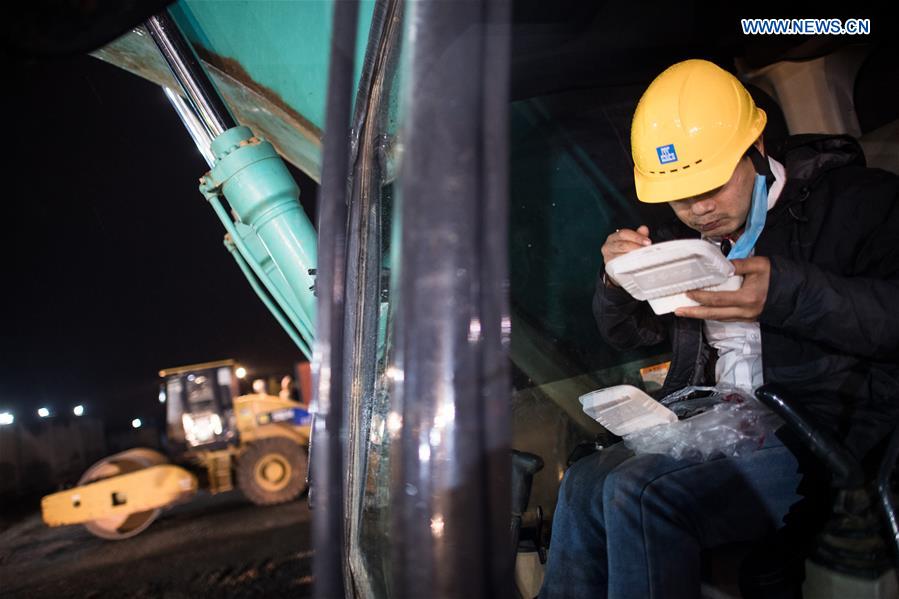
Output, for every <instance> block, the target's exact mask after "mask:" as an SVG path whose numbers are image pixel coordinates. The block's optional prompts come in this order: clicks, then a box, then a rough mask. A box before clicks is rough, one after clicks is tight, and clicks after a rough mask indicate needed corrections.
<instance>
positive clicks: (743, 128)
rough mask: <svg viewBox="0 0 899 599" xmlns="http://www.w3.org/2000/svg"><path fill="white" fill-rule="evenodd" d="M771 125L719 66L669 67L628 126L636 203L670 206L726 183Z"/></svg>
mask: <svg viewBox="0 0 899 599" xmlns="http://www.w3.org/2000/svg"><path fill="white" fill-rule="evenodd" d="M766 121H767V116H766V115H765V112H764V111H763V110H762V109H760V108H758V107H757V106H756V105H755V102H753V101H752V97H751V96H750V95H749V92H748V91H746V88H745V87H743V85H742V84H740V82H739V81H738V80H737V78H736V77H734V76H733V75H731V74H730V73H728V72H727V71H725V70H724V69H722V68H720V67H718V66H717V65H715V64H714V63H711V62H708V61H706V60H685V61H684V62H679V63H677V64H675V65H672V66H670V67H668V68H667V69H666V70H665V71H664V72H663V73H662V74H661V75H659V76H658V77H656V78H655V80H653V82H652V83H651V84H650V85H649V87H648V88H647V89H646V91H645V92H644V93H643V97H642V98H640V103H639V104H637V110H636V111H635V112H634V120H633V123H632V124H631V153H632V154H633V157H634V183H635V184H636V186H637V197H638V198H639V199H640V201H641V202H648V203H658V202H671V201H673V200H680V199H684V198H688V197H691V196H695V195H699V194H701V193H704V192H707V191H710V190H712V189H715V188H716V187H720V186H722V185H724V184H725V183H727V182H728V181H729V180H730V177H731V175H732V174H733V172H734V169H735V168H736V166H737V163H738V162H739V161H740V158H742V157H743V155H744V153H745V152H746V150H747V149H748V148H749V146H751V145H752V144H753V142H755V140H756V139H758V137H759V135H761V133H762V130H763V129H764V128H765V122H766Z"/></svg>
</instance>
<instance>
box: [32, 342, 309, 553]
mask: <svg viewBox="0 0 899 599" xmlns="http://www.w3.org/2000/svg"><path fill="white" fill-rule="evenodd" d="M235 368H236V363H235V362H234V360H223V361H219V362H207V363H204V364H192V365H190V366H182V367H179V368H169V369H166V370H162V371H160V373H159V374H160V376H161V377H162V381H163V382H162V390H161V392H162V393H164V398H165V404H166V446H167V449H168V453H169V456H165V455H163V454H162V453H160V452H158V451H155V450H152V449H147V448H135V449H129V450H127V451H123V452H121V453H117V454H115V455H112V456H109V457H107V458H104V459H102V460H100V461H99V462H97V463H96V464H94V465H93V466H91V467H90V468H88V470H87V471H86V472H85V473H84V475H83V476H82V477H81V479H80V480H79V481H78V485H77V486H76V487H73V488H71V489H67V490H65V491H60V492H58V493H54V494H52V495H47V496H46V497H44V498H43V499H42V501H41V511H42V514H43V519H44V522H45V523H46V524H47V525H49V526H63V525H70V524H83V525H84V526H85V528H87V530H89V531H90V532H91V533H93V534H95V535H96V536H98V537H101V538H104V539H110V540H119V539H126V538H128V537H133V536H134V535H136V534H139V533H140V532H141V531H143V530H145V529H146V528H147V527H148V526H149V525H150V524H151V523H152V522H153V520H155V519H156V517H157V516H158V515H159V514H160V512H161V511H162V509H163V508H166V507H169V506H171V505H174V504H176V503H180V502H183V501H187V500H189V499H190V498H191V497H193V496H194V495H195V494H196V492H197V489H198V488H199V487H200V482H201V481H202V484H203V486H204V487H206V488H208V490H209V491H210V492H211V493H221V492H224V491H230V490H231V489H233V488H234V486H235V483H236V486H237V488H238V489H240V490H241V491H242V492H243V493H244V495H246V496H247V498H248V499H249V500H250V501H252V502H253V503H255V504H257V505H274V504H277V503H284V502H287V501H291V500H293V499H295V498H296V497H297V496H299V495H300V494H301V493H302V492H303V491H304V490H305V489H306V474H307V464H308V444H309V431H310V423H311V416H310V415H309V412H308V411H307V410H306V409H305V407H304V406H303V404H301V403H299V402H296V401H294V400H292V399H289V398H284V397H279V396H275V395H268V394H266V393H251V394H248V395H240V392H239V381H238V377H237V376H236V373H235Z"/></svg>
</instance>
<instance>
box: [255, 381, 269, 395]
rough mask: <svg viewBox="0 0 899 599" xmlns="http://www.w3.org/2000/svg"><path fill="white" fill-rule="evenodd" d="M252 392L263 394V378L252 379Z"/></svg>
mask: <svg viewBox="0 0 899 599" xmlns="http://www.w3.org/2000/svg"><path fill="white" fill-rule="evenodd" d="M253 393H258V394H259V395H265V394H266V393H265V379H256V380H255V381H253Z"/></svg>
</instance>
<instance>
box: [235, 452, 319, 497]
mask: <svg viewBox="0 0 899 599" xmlns="http://www.w3.org/2000/svg"><path fill="white" fill-rule="evenodd" d="M307 462H308V459H307V457H306V449H305V448H304V447H302V446H300V445H298V444H297V443H294V442H293V441H291V440H290V439H284V438H273V439H260V440H259V441H254V442H253V443H251V444H250V446H249V447H247V449H246V450H245V451H244V452H243V453H242V454H241V455H240V457H239V458H238V459H237V486H238V487H240V490H241V491H243V494H244V495H246V496H247V499H249V500H250V501H252V502H253V503H255V504H256V505H275V504H278V503H284V502H287V501H290V500H292V499H296V498H297V497H298V496H299V495H300V493H302V492H303V491H304V490H305V488H306V464H307Z"/></svg>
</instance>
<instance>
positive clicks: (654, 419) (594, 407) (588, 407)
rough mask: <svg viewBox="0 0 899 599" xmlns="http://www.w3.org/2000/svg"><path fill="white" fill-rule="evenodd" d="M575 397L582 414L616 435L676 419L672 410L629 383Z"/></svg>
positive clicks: (668, 422)
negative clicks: (578, 401)
mask: <svg viewBox="0 0 899 599" xmlns="http://www.w3.org/2000/svg"><path fill="white" fill-rule="evenodd" d="M579 400H580V402H581V406H582V408H583V410H584V413H585V414H587V415H588V416H590V417H591V418H593V419H594V420H596V421H597V422H599V423H600V424H601V425H603V426H604V427H605V428H607V429H608V430H609V431H611V432H612V433H614V434H616V435H618V436H619V437H624V436H625V435H629V434H631V433H635V432H637V431H639V430H643V429H644V428H649V427H651V426H656V425H659V424H670V423H672V422H676V421H677V416H676V415H675V413H674V412H672V411H671V410H669V409H668V408H666V407H665V406H663V405H662V404H660V403H659V402H657V401H656V400H654V399H653V398H652V397H650V396H649V395H647V394H646V393H644V392H643V391H641V390H640V389H638V388H636V387H634V386H632V385H617V386H615V387H607V388H606V389H599V390H598V391H591V392H590V393H586V394H584V395H581V396H580V398H579Z"/></svg>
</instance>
